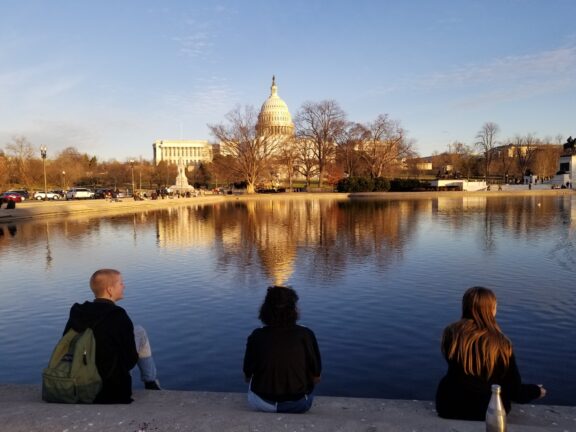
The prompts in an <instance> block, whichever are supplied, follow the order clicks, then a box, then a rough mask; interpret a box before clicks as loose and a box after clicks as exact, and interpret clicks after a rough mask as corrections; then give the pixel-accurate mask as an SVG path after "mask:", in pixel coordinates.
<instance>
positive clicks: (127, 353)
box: [64, 299, 138, 403]
mask: <svg viewBox="0 0 576 432" xmlns="http://www.w3.org/2000/svg"><path fill="white" fill-rule="evenodd" d="M88 327H91V328H92V330H93V332H94V338H95V339H96V367H97V368H98V372H99V373H100V376H101V378H102V384H103V385H102V390H101V391H100V393H99V394H98V396H97V397H96V400H95V401H94V403H130V402H132V378H131V377H130V370H131V369H132V368H133V367H134V366H136V363H137V362H138V352H137V351H136V343H135V342H134V326H133V324H132V321H131V320H130V318H129V317H128V314H127V313H126V311H125V310H124V309H122V308H121V307H119V306H116V304H115V303H114V302H112V301H109V300H105V299H96V300H94V301H93V302H84V303H83V304H78V303H75V304H74V305H73V306H72V308H71V309H70V317H69V318H68V322H67V323H66V327H65V329H64V333H66V332H67V331H68V330H69V329H70V328H73V329H74V330H76V331H83V330H85V329H86V328H88Z"/></svg>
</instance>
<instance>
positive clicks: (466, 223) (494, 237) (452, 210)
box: [434, 195, 572, 252]
mask: <svg viewBox="0 0 576 432" xmlns="http://www.w3.org/2000/svg"><path fill="white" fill-rule="evenodd" d="M570 200H571V197H570V196H568V195H562V196H544V195H527V196H508V197H494V198H491V197H486V198H482V197H478V198H475V199H474V200H473V201H472V202H471V201H470V198H466V197H464V198H453V199H446V200H440V199H438V200H436V202H435V204H434V206H435V210H436V211H435V214H436V215H437V216H439V217H443V219H442V220H441V222H442V223H447V224H449V226H450V227H451V228H453V229H455V230H471V229H473V228H475V227H476V226H477V227H478V228H479V229H478V231H477V233H478V235H479V236H480V243H481V244H482V247H483V249H484V250H486V251H489V252H494V251H496V249H497V248H498V239H500V238H503V239H505V238H506V236H512V237H514V238H517V239H525V240H528V241H530V240H533V239H537V238H538V237H540V236H542V233H553V232H555V231H557V230H563V229H565V226H566V224H567V223H569V220H570V211H571V210H570V209H571V208H572V203H571V201H570ZM502 232H505V233H506V234H505V235H503V234H501V233H502Z"/></svg>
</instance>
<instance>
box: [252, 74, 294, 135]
mask: <svg viewBox="0 0 576 432" xmlns="http://www.w3.org/2000/svg"><path fill="white" fill-rule="evenodd" d="M256 130H257V132H258V134H259V135H264V134H270V135H292V134H293V133H294V123H292V116H291V115H290V111H288V105H286V102H284V101H283V100H282V99H281V98H280V96H278V89H277V87H276V78H275V77H272V87H270V97H269V98H268V99H266V101H265V102H264V103H263V104H262V108H261V109H260V114H258V123H257V124H256Z"/></svg>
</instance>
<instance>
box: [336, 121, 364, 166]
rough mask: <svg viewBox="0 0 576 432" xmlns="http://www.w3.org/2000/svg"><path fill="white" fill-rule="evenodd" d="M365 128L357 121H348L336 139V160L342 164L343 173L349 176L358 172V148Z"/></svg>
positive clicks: (359, 161)
mask: <svg viewBox="0 0 576 432" xmlns="http://www.w3.org/2000/svg"><path fill="white" fill-rule="evenodd" d="M365 133H366V129H365V128H364V126H363V125H361V124H359V123H354V122H349V123H348V124H347V125H346V127H345V128H344V130H343V133H342V134H341V135H340V137H339V140H338V149H337V154H336V160H337V162H338V163H339V165H341V166H342V169H343V170H344V173H345V174H347V175H348V176H350V177H354V176H357V175H358V174H359V170H360V165H361V160H360V156H359V154H358V149H359V148H360V145H361V143H362V139H363V137H364V135H365Z"/></svg>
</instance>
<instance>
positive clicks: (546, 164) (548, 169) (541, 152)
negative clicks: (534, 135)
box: [531, 140, 562, 178]
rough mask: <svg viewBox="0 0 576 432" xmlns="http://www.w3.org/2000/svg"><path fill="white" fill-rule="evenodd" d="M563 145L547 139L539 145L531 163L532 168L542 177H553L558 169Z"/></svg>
mask: <svg viewBox="0 0 576 432" xmlns="http://www.w3.org/2000/svg"><path fill="white" fill-rule="evenodd" d="M561 154H562V145H561V144H556V143H554V142H552V140H546V141H544V142H543V143H542V145H540V146H539V147H538V150H537V151H536V154H535V156H534V158H533V160H532V163H531V169H532V171H534V172H535V173H537V174H538V175H539V176H540V177H548V178H549V177H552V176H554V174H556V172H557V171H558V161H559V160H560V155H561Z"/></svg>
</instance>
